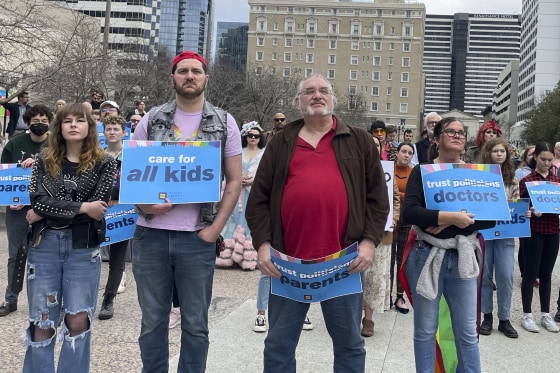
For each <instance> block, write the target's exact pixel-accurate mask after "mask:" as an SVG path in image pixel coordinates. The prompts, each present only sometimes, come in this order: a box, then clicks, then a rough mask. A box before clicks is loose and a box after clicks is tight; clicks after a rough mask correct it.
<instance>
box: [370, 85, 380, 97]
mask: <svg viewBox="0 0 560 373" xmlns="http://www.w3.org/2000/svg"><path fill="white" fill-rule="evenodd" d="M371 95H372V96H379V87H371Z"/></svg>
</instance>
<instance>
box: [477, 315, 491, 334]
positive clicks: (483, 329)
mask: <svg viewBox="0 0 560 373" xmlns="http://www.w3.org/2000/svg"><path fill="white" fill-rule="evenodd" d="M492 323H493V320H492V314H491V313H485V314H484V320H482V324H480V334H482V335H490V334H492Z"/></svg>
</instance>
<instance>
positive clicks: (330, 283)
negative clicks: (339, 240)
mask: <svg viewBox="0 0 560 373" xmlns="http://www.w3.org/2000/svg"><path fill="white" fill-rule="evenodd" d="M357 255H358V243H357V242H355V243H353V244H352V245H350V246H348V247H347V248H345V249H343V250H341V251H339V252H337V253H334V254H332V255H329V256H326V257H323V258H319V259H314V260H302V259H297V258H294V257H291V256H288V255H286V254H282V253H281V252H279V251H277V250H274V249H273V248H272V247H271V248H270V258H271V260H272V263H274V265H275V266H276V268H278V270H279V271H280V273H281V274H282V276H281V277H280V278H272V279H271V284H270V286H271V287H270V289H271V290H270V291H271V293H272V294H274V295H279V296H282V297H285V298H289V299H292V300H295V301H298V302H303V303H314V302H322V301H324V300H327V299H331V298H335V297H339V296H342V295H346V294H355V293H359V292H361V291H362V280H361V276H360V274H359V273H353V274H350V273H349V272H348V266H349V265H350V263H352V261H353V260H354V259H355V258H356V256H357Z"/></svg>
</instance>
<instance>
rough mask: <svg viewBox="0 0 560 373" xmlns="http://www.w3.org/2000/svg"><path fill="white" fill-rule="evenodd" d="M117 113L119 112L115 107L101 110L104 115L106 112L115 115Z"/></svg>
mask: <svg viewBox="0 0 560 373" xmlns="http://www.w3.org/2000/svg"><path fill="white" fill-rule="evenodd" d="M115 111H117V109H116V108H114V107H110V108H103V109H101V112H102V113H106V112H110V113H114V112H115Z"/></svg>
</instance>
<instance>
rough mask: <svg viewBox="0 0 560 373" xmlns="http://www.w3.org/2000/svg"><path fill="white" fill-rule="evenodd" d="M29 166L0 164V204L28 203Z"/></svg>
mask: <svg viewBox="0 0 560 373" xmlns="http://www.w3.org/2000/svg"><path fill="white" fill-rule="evenodd" d="M30 179H31V167H28V168H25V169H24V168H21V167H19V165H18V164H16V163H5V164H0V206H9V205H20V204H21V205H29V204H30V203H31V201H30V200H29V180H30Z"/></svg>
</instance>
